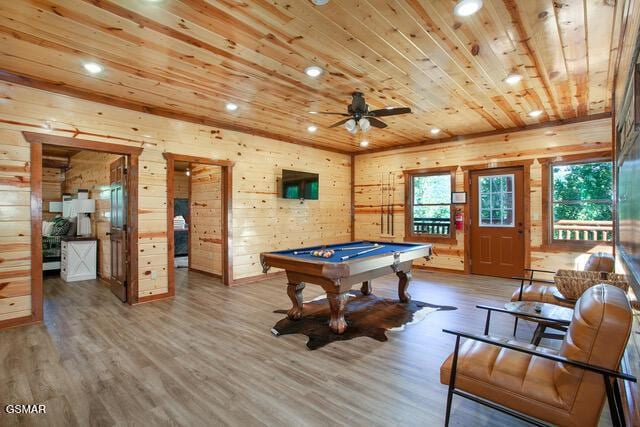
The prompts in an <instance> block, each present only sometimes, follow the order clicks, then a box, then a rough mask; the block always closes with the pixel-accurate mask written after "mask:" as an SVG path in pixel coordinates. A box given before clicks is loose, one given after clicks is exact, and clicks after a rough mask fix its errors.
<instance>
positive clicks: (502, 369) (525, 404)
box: [440, 285, 636, 426]
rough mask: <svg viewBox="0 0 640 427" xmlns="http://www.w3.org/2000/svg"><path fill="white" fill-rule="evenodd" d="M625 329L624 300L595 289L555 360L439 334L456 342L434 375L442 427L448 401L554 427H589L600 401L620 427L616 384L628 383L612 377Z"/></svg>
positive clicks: (552, 354)
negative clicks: (443, 393) (442, 391)
mask: <svg viewBox="0 0 640 427" xmlns="http://www.w3.org/2000/svg"><path fill="white" fill-rule="evenodd" d="M631 324H632V312H631V307H630V305H629V301H628V300H627V297H626V295H625V293H624V292H623V291H622V290H621V289H618V288H616V287H614V286H609V285H597V286H594V287H592V288H590V289H588V290H587V291H586V292H585V293H584V294H583V295H582V296H581V297H580V298H579V299H578V301H577V303H576V307H575V311H574V315H573V319H572V321H571V325H570V326H569V329H568V331H567V335H566V336H565V338H564V340H563V342H562V345H561V346H560V349H559V351H557V352H556V351H554V350H551V349H544V348H541V347H535V346H533V345H531V344H524V343H520V342H517V341H508V340H504V339H498V338H493V337H490V336H487V335H473V334H468V333H464V332H456V331H448V330H444V332H447V333H451V334H454V335H456V345H455V351H454V352H453V353H452V354H451V355H450V356H449V357H448V358H447V360H446V361H445V362H444V363H443V364H442V367H441V368H440V382H441V383H442V384H448V385H449V391H448V395H447V408H446V418H445V425H448V423H449V418H450V413H451V402H452V398H453V395H454V394H455V395H458V396H462V397H465V398H468V399H471V400H474V401H476V402H478V403H481V404H483V405H486V406H489V407H492V408H494V409H497V410H500V411H502V412H506V413H508V414H510V415H513V416H515V417H517V418H519V419H523V420H526V421H528V422H531V423H533V424H535V425H544V424H542V423H541V421H544V422H548V423H553V424H557V425H560V426H595V425H597V423H598V420H599V418H600V412H601V411H602V407H603V404H604V398H605V395H606V396H607V400H608V401H609V409H610V412H611V418H612V421H613V424H614V425H624V412H623V409H622V404H621V401H620V392H619V389H618V382H617V380H618V379H624V380H629V381H634V382H635V381H636V379H635V378H634V377H632V376H630V375H627V374H624V373H620V372H618V367H619V365H620V359H621V358H622V354H623V352H624V350H625V347H626V344H627V341H628V339H629V334H630V332H631ZM461 338H467V339H466V340H465V341H464V343H461Z"/></svg>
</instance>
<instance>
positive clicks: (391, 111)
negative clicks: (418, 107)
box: [369, 107, 411, 117]
mask: <svg viewBox="0 0 640 427" xmlns="http://www.w3.org/2000/svg"><path fill="white" fill-rule="evenodd" d="M409 113H411V108H409V107H397V108H382V109H380V110H373V111H369V115H370V116H373V117H385V116H397V115H398V114H409Z"/></svg>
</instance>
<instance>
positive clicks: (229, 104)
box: [224, 102, 238, 111]
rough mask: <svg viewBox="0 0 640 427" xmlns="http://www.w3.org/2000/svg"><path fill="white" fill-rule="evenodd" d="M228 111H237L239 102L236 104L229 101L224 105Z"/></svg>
mask: <svg viewBox="0 0 640 427" xmlns="http://www.w3.org/2000/svg"><path fill="white" fill-rule="evenodd" d="M224 108H226V109H227V111H236V110H237V109H238V104H234V103H233V102H227V103H226V104H225V106H224Z"/></svg>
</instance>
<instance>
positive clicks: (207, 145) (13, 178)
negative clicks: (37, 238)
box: [0, 83, 351, 318]
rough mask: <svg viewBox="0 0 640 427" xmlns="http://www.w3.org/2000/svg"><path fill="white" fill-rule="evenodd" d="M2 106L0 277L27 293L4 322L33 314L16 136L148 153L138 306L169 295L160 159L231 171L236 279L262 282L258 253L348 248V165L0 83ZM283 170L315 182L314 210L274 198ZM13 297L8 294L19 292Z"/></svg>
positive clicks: (304, 150)
mask: <svg viewBox="0 0 640 427" xmlns="http://www.w3.org/2000/svg"><path fill="white" fill-rule="evenodd" d="M0 96H1V97H2V98H3V99H4V100H5V102H2V103H0V162H2V163H0V165H1V167H0V177H1V181H0V191H3V192H6V194H7V196H6V197H1V199H2V200H0V203H2V204H4V205H5V206H7V208H6V209H5V206H3V209H2V210H1V211H2V213H1V214H0V236H1V237H0V238H1V239H2V240H1V242H2V243H1V244H2V252H3V253H2V257H3V259H4V261H3V262H2V263H0V274H1V275H3V282H4V281H5V279H6V281H11V282H12V283H13V282H16V283H17V282H19V281H21V282H22V283H23V287H22V289H23V291H16V292H22V293H23V294H24V293H25V292H26V295H23V296H24V298H23V300H21V301H20V300H15V299H14V300H13V301H11V300H8V299H6V298H5V299H0V316H3V317H0V318H7V317H18V315H24V313H28V312H29V310H30V297H29V291H28V290H29V286H30V282H29V267H30V265H29V258H30V240H29V238H30V237H29V236H30V231H29V230H30V228H29V179H30V176H29V168H28V161H29V145H28V144H27V143H26V142H25V141H24V139H23V137H22V134H21V133H20V131H23V130H28V131H35V132H43V133H51V134H54V135H61V136H68V137H73V136H76V137H78V138H84V139H94V140H99V141H103V142H110V143H119V144H128V145H132V146H136V147H140V146H142V144H145V145H144V151H143V153H142V155H141V157H140V183H139V188H138V189H139V193H140V197H139V207H138V208H139V210H138V213H139V254H138V261H139V271H138V280H139V295H140V296H146V295H154V294H162V293H165V292H167V273H166V267H167V236H166V215H167V212H166V160H165V159H164V157H163V156H162V153H163V152H164V151H169V152H173V153H181V154H186V155H194V156H204V157H208V158H214V159H221V160H231V161H233V162H235V166H234V167H233V183H234V186H233V262H234V266H233V269H234V279H241V278H249V277H252V276H259V275H261V274H262V273H261V271H262V268H261V266H260V259H259V255H260V252H262V251H268V250H275V249H286V248H291V247H298V246H303V245H316V244H323V243H331V242H337V241H348V240H349V239H350V235H351V229H350V227H351V224H350V211H351V200H350V189H351V175H350V173H351V157H350V156H349V155H345V154H339V153H332V152H327V151H323V150H318V149H315V148H311V147H303V146H300V145H294V144H290V143H285V142H281V141H276V140H273V139H268V138H263V137H258V136H253V135H248V134H243V133H238V132H233V131H226V130H221V129H216V128H212V127H208V126H203V125H196V124H193V123H186V122H181V121H178V120H169V119H166V118H162V117H158V116H153V115H148V114H143V113H133V112H131V111H130V110H125V109H120V108H116V107H110V106H105V105H102V104H98V103H94V102H89V101H82V100H77V99H74V98H70V97H66V96H62V95H56V94H52V93H49V92H45V91H41V90H36V89H30V88H26V87H22V86H18V85H14V84H9V83H0ZM238 114H242V111H239V112H238ZM52 119H55V121H53V120H52ZM46 121H51V122H52V123H53V128H54V129H53V130H51V131H48V130H47V129H46V128H44V127H43V126H44V123H45V122H46ZM303 131H304V126H301V132H303ZM283 168H285V169H297V170H303V171H308V172H315V173H319V174H320V200H317V201H305V203H304V204H300V202H299V201H297V200H283V199H280V198H278V195H277V178H278V177H279V176H281V173H282V169H283ZM3 195H4V193H3ZM9 260H11V262H10V261H9ZM152 271H156V272H157V273H158V274H157V278H155V279H154V278H152V275H151V272H152ZM7 287H8V286H7ZM7 287H5V292H6V288H7ZM10 288H11V289H10V290H11V292H14V291H15V290H16V289H17V285H10ZM18 302H19V304H17V303H18ZM11 303H14V305H11V306H10V307H9V304H11ZM9 313H17V314H9Z"/></svg>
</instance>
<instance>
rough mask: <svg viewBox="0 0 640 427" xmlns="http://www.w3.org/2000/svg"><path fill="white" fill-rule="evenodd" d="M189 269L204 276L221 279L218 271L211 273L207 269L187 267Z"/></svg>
mask: <svg viewBox="0 0 640 427" xmlns="http://www.w3.org/2000/svg"><path fill="white" fill-rule="evenodd" d="M188 268H189V271H193V272H195V273H200V274H204V275H205V276H210V277H215V278H216V279H222V275H221V274H218V273H211V272H209V271H203V270H198V269H197V268H193V267H188Z"/></svg>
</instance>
